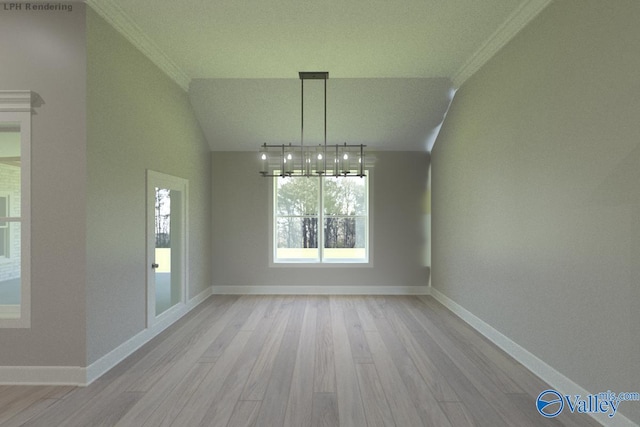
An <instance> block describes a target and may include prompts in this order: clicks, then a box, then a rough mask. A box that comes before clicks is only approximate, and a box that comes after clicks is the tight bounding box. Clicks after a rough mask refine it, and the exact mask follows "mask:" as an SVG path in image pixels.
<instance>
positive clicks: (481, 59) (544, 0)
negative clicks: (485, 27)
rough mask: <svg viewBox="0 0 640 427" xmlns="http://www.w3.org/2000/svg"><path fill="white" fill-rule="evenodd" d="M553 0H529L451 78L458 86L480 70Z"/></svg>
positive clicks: (455, 85)
mask: <svg viewBox="0 0 640 427" xmlns="http://www.w3.org/2000/svg"><path fill="white" fill-rule="evenodd" d="M551 1H552V0H529V1H525V2H524V3H522V4H521V5H520V7H518V8H517V9H516V10H515V11H514V12H513V13H512V14H511V15H509V17H508V18H507V19H506V21H504V22H503V23H502V25H501V26H500V27H499V28H498V29H497V30H496V31H495V32H494V33H493V34H492V35H491V36H490V37H489V38H488V39H487V40H486V41H485V42H484V43H483V44H482V46H480V48H479V49H478V50H476V51H475V53H474V54H473V55H472V56H471V58H469V60H468V61H467V62H466V63H465V64H464V65H463V66H462V67H460V69H458V71H456V72H455V73H454V74H453V77H452V78H451V80H452V81H453V85H454V87H456V88H459V87H460V86H462V84H463V83H464V82H465V81H466V80H467V79H468V78H469V77H471V76H472V75H473V74H475V72H476V71H478V70H479V69H480V68H481V67H482V66H483V65H484V64H485V63H486V62H487V61H489V59H491V58H492V57H493V56H494V55H495V54H496V53H497V52H498V51H499V50H500V49H502V48H503V47H504V46H505V45H506V44H507V43H508V42H509V41H510V40H511V39H512V38H513V37H514V36H515V35H516V34H517V33H518V32H519V31H520V30H522V29H523V28H524V27H525V26H526V25H527V24H528V23H529V22H530V21H531V20H532V19H533V18H535V17H536V16H537V15H538V14H539V13H540V12H541V11H542V10H543V9H544V8H545V7H547V5H548V4H549V3H551Z"/></svg>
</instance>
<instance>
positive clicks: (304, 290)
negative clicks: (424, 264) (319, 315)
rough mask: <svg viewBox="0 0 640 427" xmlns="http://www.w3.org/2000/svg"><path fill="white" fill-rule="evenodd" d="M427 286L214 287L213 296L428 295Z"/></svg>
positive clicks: (428, 289)
mask: <svg viewBox="0 0 640 427" xmlns="http://www.w3.org/2000/svg"><path fill="white" fill-rule="evenodd" d="M429 291H430V288H429V287H428V286H354V285H347V286H340V285H338V286H312V285H293V286H286V285H267V286H253V285H246V286H244V285H230V286H214V287H213V289H212V293H213V294H214V295H429Z"/></svg>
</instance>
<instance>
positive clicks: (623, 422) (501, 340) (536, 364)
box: [431, 288, 638, 427]
mask: <svg viewBox="0 0 640 427" xmlns="http://www.w3.org/2000/svg"><path fill="white" fill-rule="evenodd" d="M431 296H432V297H434V298H435V299H436V300H437V301H438V302H440V303H441V304H442V305H444V306H445V307H447V308H448V309H449V310H451V311H452V312H453V313H454V314H456V315H457V316H458V317H460V318H461V319H462V320H464V321H465V322H466V323H468V324H469V325H470V326H471V327H472V328H474V329H475V330H477V331H478V332H480V333H481V334H482V335H484V336H485V337H486V338H488V339H489V341H491V342H492V343H494V344H495V345H497V346H498V347H500V348H501V349H502V350H504V351H505V352H507V353H508V354H509V355H510V356H511V357H513V358H514V359H516V360H517V361H518V362H520V363H521V364H522V365H524V366H525V367H526V368H527V369H529V370H530V371H531V372H533V373H534V374H535V375H537V376H538V377H540V378H541V379H542V380H543V381H544V382H546V383H547V384H549V385H550V386H551V387H553V388H554V389H556V390H557V391H559V392H560V393H561V394H580V395H583V396H584V395H588V394H590V392H589V391H587V390H585V389H584V388H582V387H581V386H580V385H578V384H576V383H575V382H573V381H572V380H571V379H569V378H567V377H566V376H564V375H563V374H561V373H560V372H558V371H557V370H555V369H554V368H552V367H551V366H549V365H548V364H547V363H546V362H544V361H543V360H542V359H540V358H538V357H537V356H535V355H534V354H532V353H531V352H529V351H528V350H527V349H525V348H524V347H522V346H520V345H519V344H517V343H515V342H514V341H512V340H511V339H510V338H509V337H507V336H506V335H504V334H502V333H501V332H499V331H497V330H496V329H495V328H493V327H492V326H491V325H489V324H488V323H486V322H485V321H483V320H482V319H480V318H479V317H477V316H476V315H475V314H473V313H471V312H470V311H468V310H467V309H466V308H464V307H462V306H461V305H459V304H458V303H456V302H455V301H453V300H452V299H451V298H449V297H448V296H446V295H445V294H443V293H442V292H440V291H438V290H437V289H435V288H432V289H431ZM542 391H544V390H540V392H542ZM600 391H601V390H598V392H600ZM589 415H591V416H592V417H593V418H594V419H595V420H596V421H598V422H599V423H603V424H604V425H607V426H612V427H632V426H636V427H637V426H638V425H637V424H635V423H633V422H632V421H631V420H629V419H628V418H626V417H625V416H624V415H621V414H620V413H619V412H618V413H617V414H616V415H615V417H613V418H609V417H596V416H595V415H596V414H589Z"/></svg>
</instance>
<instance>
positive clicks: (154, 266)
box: [151, 262, 160, 269]
mask: <svg viewBox="0 0 640 427" xmlns="http://www.w3.org/2000/svg"><path fill="white" fill-rule="evenodd" d="M158 267H160V265H159V264H156V263H155V262H154V263H153V264H151V268H153V269H156V268H158Z"/></svg>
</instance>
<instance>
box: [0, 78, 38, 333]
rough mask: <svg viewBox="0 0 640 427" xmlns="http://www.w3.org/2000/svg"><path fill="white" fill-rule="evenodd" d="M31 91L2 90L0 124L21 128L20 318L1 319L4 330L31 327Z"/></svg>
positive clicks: (0, 323)
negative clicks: (14, 124) (13, 124)
mask: <svg viewBox="0 0 640 427" xmlns="http://www.w3.org/2000/svg"><path fill="white" fill-rule="evenodd" d="M32 95H33V92H31V91H28V90H7V91H0V122H5V123H17V124H19V126H20V169H21V173H20V188H21V195H20V204H21V208H20V210H21V216H20V252H21V253H20V313H19V314H20V315H19V317H18V318H13V319H7V318H5V317H6V313H5V314H4V315H3V316H2V317H3V318H0V328H30V327H31V113H32V112H31V107H32V104H31V101H32V98H33V96H32Z"/></svg>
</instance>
